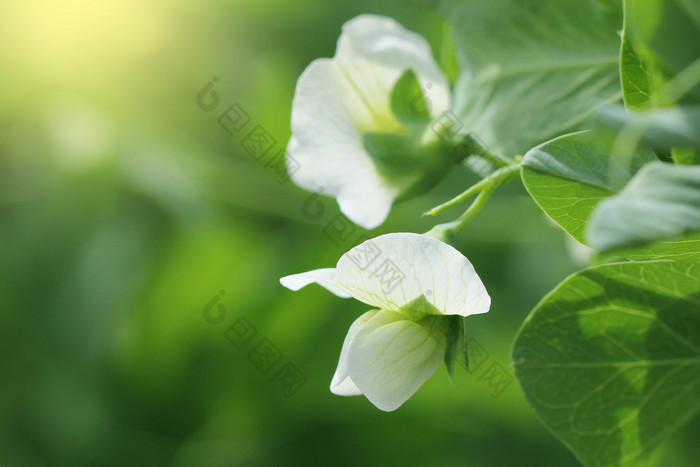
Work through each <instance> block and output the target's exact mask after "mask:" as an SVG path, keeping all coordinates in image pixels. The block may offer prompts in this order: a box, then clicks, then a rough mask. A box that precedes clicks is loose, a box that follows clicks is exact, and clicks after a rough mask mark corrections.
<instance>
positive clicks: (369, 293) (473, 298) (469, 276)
mask: <svg viewBox="0 0 700 467" xmlns="http://www.w3.org/2000/svg"><path fill="white" fill-rule="evenodd" d="M335 272H336V274H335V278H334V279H333V285H334V286H335V287H338V288H339V289H341V290H343V291H345V292H347V293H348V294H350V295H351V296H352V297H354V298H356V299H358V300H360V301H362V302H364V303H367V304H369V305H372V306H376V307H378V308H384V309H387V310H393V311H400V312H403V313H407V314H408V315H409V317H416V316H419V315H421V314H422V313H429V314H445V315H461V316H468V315H473V314H478V313H485V312H487V311H488V310H489V307H490V306H491V298H490V297H489V295H488V293H487V292H486V288H485V287H484V284H483V283H482V282H481V279H480V278H479V276H478V275H477V274H476V271H475V270H474V267H473V266H472V264H471V263H470V262H469V260H468V259H467V258H465V257H464V255H462V253H460V252H459V251H457V250H456V249H455V248H453V247H451V246H450V245H448V244H446V243H443V242H441V241H440V240H437V239H435V238H432V237H427V236H425V235H419V234H414V233H391V234H386V235H381V236H379V237H376V238H373V239H370V240H367V241H365V242H364V243H362V244H361V245H358V246H356V247H355V248H353V249H351V250H350V251H348V252H347V253H345V254H344V255H343V256H342V257H341V258H340V260H339V261H338V265H337V266H336V271H335Z"/></svg>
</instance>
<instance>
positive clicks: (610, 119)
mask: <svg viewBox="0 0 700 467" xmlns="http://www.w3.org/2000/svg"><path fill="white" fill-rule="evenodd" d="M698 40H700V38H699V39H698ZM596 118H597V122H598V124H599V125H601V126H604V127H606V128H609V129H611V130H614V131H625V132H627V136H626V137H627V138H631V139H635V140H638V141H641V142H642V143H644V144H648V145H649V146H653V147H655V148H661V149H671V148H700V105H686V106H682V107H671V108H660V109H654V110H648V111H646V112H626V111H625V109H624V107H622V106H620V105H612V106H609V107H606V108H604V109H602V110H601V111H600V112H598V115H597V117H596Z"/></svg>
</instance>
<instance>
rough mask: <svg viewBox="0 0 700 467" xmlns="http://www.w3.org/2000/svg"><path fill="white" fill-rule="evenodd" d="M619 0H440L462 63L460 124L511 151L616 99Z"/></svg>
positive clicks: (567, 127)
mask: <svg viewBox="0 0 700 467" xmlns="http://www.w3.org/2000/svg"><path fill="white" fill-rule="evenodd" d="M620 7H621V4H620V2H618V1H592V0H550V1H546V2H545V1H542V0H491V1H488V2H485V1H469V2H466V1H459V0H449V1H446V2H444V3H443V10H444V13H445V15H446V16H447V18H448V20H449V21H450V22H451V23H452V25H453V27H454V31H455V38H456V44H457V48H458V59H459V62H460V65H461V70H462V72H461V75H460V77H459V79H458V80H457V83H456V86H455V104H454V108H455V112H456V114H457V115H458V117H459V118H460V119H461V120H462V123H463V125H464V129H465V130H472V131H475V132H476V133H477V134H478V135H479V136H480V138H481V139H482V140H484V141H485V142H486V144H487V145H488V146H490V147H491V148H492V149H493V150H494V151H496V152H503V153H505V154H506V155H509V156H513V155H515V154H522V153H524V152H525V151H526V150H527V149H529V148H531V147H532V146H534V145H535V144H538V143H541V142H543V141H546V140H547V139H550V138H552V137H554V136H558V135H560V134H562V133H565V132H569V131H571V130H572V129H575V128H576V127H577V126H579V124H580V123H581V122H582V121H583V119H584V118H585V117H586V116H587V115H589V114H590V113H591V112H592V111H594V110H595V109H596V108H598V107H600V106H601V105H603V104H605V103H610V102H612V101H616V100H618V99H619V98H620V97H621V90H620V83H619V74H618V57H619V47H620V36H619V34H618V31H619V30H620V28H621V26H622V15H621V8H620ZM428 97H429V96H428Z"/></svg>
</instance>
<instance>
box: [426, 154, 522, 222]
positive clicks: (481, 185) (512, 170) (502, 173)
mask: <svg viewBox="0 0 700 467" xmlns="http://www.w3.org/2000/svg"><path fill="white" fill-rule="evenodd" d="M519 171H520V164H518V163H515V164H510V165H507V166H505V167H503V168H500V169H498V170H496V171H495V172H494V173H492V174H491V175H489V176H488V177H486V178H485V179H483V180H481V181H480V182H478V183H476V184H475V185H472V186H471V187H469V188H467V190H466V191H464V192H463V193H462V194H460V195H458V196H456V197H454V198H452V199H451V200H449V201H447V202H446V203H443V204H441V205H439V206H436V207H434V208H432V209H431V210H430V211H428V212H426V213H425V214H423V215H424V216H434V215H435V214H439V213H441V212H442V211H444V210H446V209H449V208H451V207H453V206H456V205H458V204H460V203H461V202H463V201H465V200H467V199H469V198H471V197H472V196H474V195H475V194H477V193H480V192H483V191H484V190H487V189H488V188H489V187H491V186H495V187H496V188H497V187H499V186H501V185H502V184H503V183H505V182H507V181H508V180H510V179H512V178H515V177H516V176H517V175H518V173H519ZM470 209H471V208H470Z"/></svg>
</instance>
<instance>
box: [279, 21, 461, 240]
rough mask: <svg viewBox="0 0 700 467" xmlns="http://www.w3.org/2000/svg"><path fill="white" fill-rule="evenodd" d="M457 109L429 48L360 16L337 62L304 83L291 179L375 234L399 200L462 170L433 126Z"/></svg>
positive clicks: (296, 112) (309, 74) (319, 67)
mask: <svg viewBox="0 0 700 467" xmlns="http://www.w3.org/2000/svg"><path fill="white" fill-rule="evenodd" d="M449 104H450V90H449V85H448V82H447V79H446V78H445V76H444V75H443V73H442V72H441V70H440V68H439V67H438V65H437V63H436V62H435V60H434V59H433V57H432V55H431V51H430V47H429V45H428V43H427V42H426V41H425V39H423V38H422V37H421V36H420V35H418V34H416V33H413V32H410V31H408V30H406V29H404V28H403V27H402V26H401V25H400V24H398V23H397V22H396V21H394V20H392V19H390V18H386V17H382V16H375V15H361V16H358V17H356V18H354V19H352V20H350V21H348V22H347V23H345V25H343V30H342V34H341V35H340V39H338V45H337V49H336V53H335V56H334V57H333V58H330V59H328V58H321V59H317V60H314V61H313V62H312V63H311V64H310V65H309V66H308V67H307V68H306V70H305V71H304V72H303V73H302V75H301V76H300V77H299V80H298V81H297V85H296V90H295V94H294V100H293V103H292V119H291V120H292V121H291V126H292V137H291V139H290V141H289V145H288V148H287V151H288V155H289V157H290V158H291V159H293V160H294V161H295V164H294V165H295V166H297V165H298V168H297V169H296V171H295V172H294V173H293V174H291V178H292V180H293V181H294V182H295V183H296V184H297V185H299V186H300V187H302V188H304V189H306V190H309V191H314V192H322V193H324V194H327V195H330V196H333V197H335V198H336V199H337V201H338V204H339V206H340V209H341V211H342V212H343V213H344V214H345V215H346V216H347V217H348V218H350V219H351V220H352V221H353V222H355V223H356V224H359V225H361V226H363V227H365V228H367V229H372V228H375V227H377V226H378V225H380V224H381V223H382V222H384V220H385V219H386V217H387V215H388V214H389V211H390V210H391V206H392V204H393V202H394V201H395V200H396V199H397V197H399V196H404V195H406V196H407V195H409V194H410V193H412V192H416V191H420V190H423V191H424V190H425V189H427V188H429V187H430V186H432V185H433V184H435V183H436V182H437V181H438V180H439V179H440V177H441V176H442V174H444V172H445V171H446V168H447V166H449V165H450V164H451V163H453V162H451V161H453V159H454V157H455V156H454V151H450V150H449V149H448V148H447V147H446V143H445V142H444V141H442V138H441V136H442V135H440V134H438V132H436V131H435V130H434V129H433V127H432V126H431V123H432V122H434V121H435V120H436V118H437V117H438V116H440V115H441V114H442V113H443V112H444V111H446V110H447V109H448V106H449Z"/></svg>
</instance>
